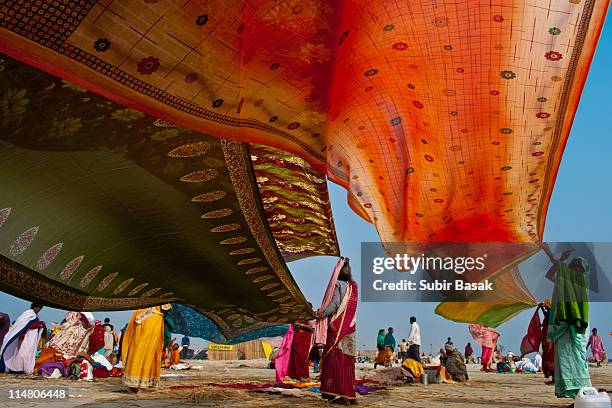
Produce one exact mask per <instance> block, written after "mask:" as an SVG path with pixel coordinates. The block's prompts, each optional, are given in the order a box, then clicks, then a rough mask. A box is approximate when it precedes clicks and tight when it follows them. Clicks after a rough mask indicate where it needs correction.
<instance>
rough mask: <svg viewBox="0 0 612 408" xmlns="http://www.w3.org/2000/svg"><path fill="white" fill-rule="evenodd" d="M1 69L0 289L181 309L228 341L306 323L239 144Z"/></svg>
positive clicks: (64, 300) (89, 305)
mask: <svg viewBox="0 0 612 408" xmlns="http://www.w3.org/2000/svg"><path fill="white" fill-rule="evenodd" d="M0 31H2V30H1V29H0ZM1 63H2V69H1V70H0V105H1V106H8V107H10V109H9V108H7V109H5V110H2V109H0V184H1V185H2V192H1V193H0V271H1V274H2V275H1V276H2V279H0V289H2V290H4V291H6V292H9V293H12V294H15V295H18V296H22V297H28V298H32V299H37V300H38V301H40V302H42V303H44V304H48V305H52V306H56V307H60V308H65V309H70V310H85V309H89V310H117V309H133V308H139V307H145V306H151V305H153V304H162V303H166V302H168V301H172V300H174V299H181V301H182V302H184V303H186V304H190V305H193V306H194V307H198V308H199V309H202V310H204V311H206V313H207V316H208V317H209V318H210V319H212V320H214V321H215V324H216V325H217V326H218V327H219V328H220V329H221V331H222V332H223V333H224V336H226V337H228V338H233V337H238V336H241V335H242V334H245V333H248V332H250V331H253V330H256V329H259V328H262V327H267V326H269V325H270V323H272V324H276V325H278V324H283V323H286V322H289V321H295V320H297V319H306V318H310V317H312V311H311V308H310V306H309V305H308V303H307V302H306V300H305V298H304V296H303V294H302V293H301V292H300V290H299V288H298V287H297V285H296V283H295V281H294V279H293V278H292V277H291V274H290V272H289V270H288V268H287V266H286V263H285V261H284V260H283V258H282V255H281V253H280V252H279V250H278V248H277V246H276V242H275V239H274V235H273V234H272V233H271V231H270V229H269V227H268V224H267V218H266V215H265V212H264V209H263V206H262V202H261V199H260V196H259V193H258V187H257V182H256V178H255V175H254V173H253V168H252V165H251V159H250V154H249V152H248V150H247V146H246V144H238V143H234V142H229V141H226V140H221V139H218V138H213V137H209V136H205V135H201V134H197V133H195V132H192V131H189V130H185V129H182V128H178V127H176V126H173V125H172V124H168V123H165V122H163V121H160V120H157V119H155V118H153V117H150V116H146V115H144V114H142V113H140V112H138V111H134V110H131V109H127V108H125V107H123V106H120V105H117V104H115V103H112V102H110V101H109V100H107V99H105V98H103V97H100V96H99V95H97V94H95V93H92V92H88V91H85V90H84V89H82V88H79V87H78V86H76V85H74V84H72V83H69V82H66V81H65V80H61V79H59V78H56V77H54V76H51V75H49V74H47V73H45V72H42V71H39V70H37V69H35V68H32V67H29V66H27V65H24V64H23V63H21V62H18V61H15V60H13V59H11V58H9V57H7V56H4V57H2V62H1ZM3 100H4V101H5V102H6V103H8V105H2V103H3V102H2V101H3ZM280 201H282V200H279V202H280ZM58 214H61V217H60V216H58ZM169 277H172V279H169Z"/></svg>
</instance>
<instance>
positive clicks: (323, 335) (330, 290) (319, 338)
mask: <svg viewBox="0 0 612 408" xmlns="http://www.w3.org/2000/svg"><path fill="white" fill-rule="evenodd" d="M344 263H345V260H344V258H340V259H338V262H336V266H334V270H333V271H332V274H331V276H330V278H329V282H328V283H327V289H325V294H324V295H323V300H322V301H321V307H320V310H325V309H327V307H328V306H329V304H330V303H331V301H332V298H333V297H334V290H335V288H336V281H337V280H338V275H339V274H340V270H341V269H342V267H343V266H344ZM328 324H329V319H318V320H317V322H316V323H315V332H314V343H315V344H317V345H325V344H327V326H328Z"/></svg>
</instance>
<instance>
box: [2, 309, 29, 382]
mask: <svg viewBox="0 0 612 408" xmlns="http://www.w3.org/2000/svg"><path fill="white" fill-rule="evenodd" d="M36 322H38V315H37V314H36V313H35V312H34V311H33V310H32V309H28V310H26V311H25V312H23V313H22V314H21V315H19V317H18V318H17V320H15V323H14V324H13V325H12V326H11V328H10V330H9V331H8V333H6V336H4V342H3V344H2V349H1V350H2V351H1V352H0V373H3V372H5V371H6V368H7V367H6V363H7V362H8V360H10V359H11V358H12V357H14V356H15V355H16V354H17V352H18V351H19V346H20V342H19V338H20V337H21V335H22V334H24V333H25V332H27V330H28V327H29V325H30V324H31V323H36ZM36 343H38V341H36Z"/></svg>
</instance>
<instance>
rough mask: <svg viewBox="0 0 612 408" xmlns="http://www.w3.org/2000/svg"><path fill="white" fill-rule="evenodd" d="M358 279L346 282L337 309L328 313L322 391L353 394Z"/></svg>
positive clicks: (350, 395)
mask: <svg viewBox="0 0 612 408" xmlns="http://www.w3.org/2000/svg"><path fill="white" fill-rule="evenodd" d="M358 297H359V296H358V291H357V282H355V281H351V282H349V285H348V289H347V291H346V294H345V295H344V299H343V300H342V304H341V305H340V307H339V308H338V310H336V311H334V314H333V315H332V316H330V317H328V319H329V323H328V328H327V343H326V344H325V347H324V349H323V355H322V357H321V394H323V395H331V396H338V397H344V398H349V399H354V398H355V355H356V340H355V330H356V317H357V316H356V312H357V301H358Z"/></svg>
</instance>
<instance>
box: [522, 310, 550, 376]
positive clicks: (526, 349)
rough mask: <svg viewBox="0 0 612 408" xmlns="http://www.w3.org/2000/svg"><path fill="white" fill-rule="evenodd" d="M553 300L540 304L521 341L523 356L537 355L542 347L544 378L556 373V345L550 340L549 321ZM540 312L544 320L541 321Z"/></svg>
mask: <svg viewBox="0 0 612 408" xmlns="http://www.w3.org/2000/svg"><path fill="white" fill-rule="evenodd" d="M550 306H551V300H550V299H547V300H545V301H544V302H542V303H540V304H539V305H538V307H537V309H536V310H535V312H534V314H533V317H532V318H531V321H530V322H529V327H528V328H527V334H526V335H525V336H524V337H523V340H522V341H521V354H522V356H524V355H525V354H529V353H537V352H538V351H540V345H542V357H541V359H542V362H541V363H542V364H541V368H542V372H543V373H544V377H546V378H548V377H550V376H554V372H555V343H553V341H552V340H551V339H549V338H548V320H549V315H550ZM540 310H541V311H542V314H543V319H542V320H540Z"/></svg>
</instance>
